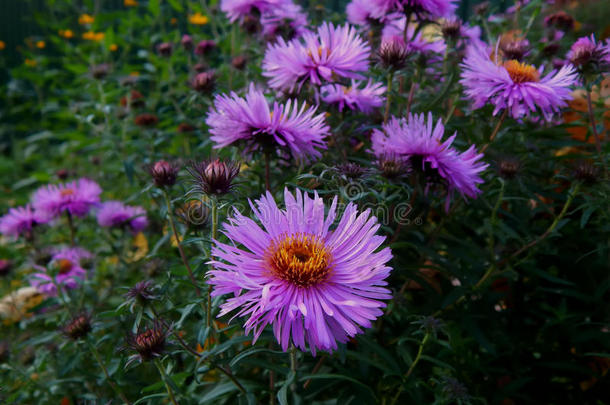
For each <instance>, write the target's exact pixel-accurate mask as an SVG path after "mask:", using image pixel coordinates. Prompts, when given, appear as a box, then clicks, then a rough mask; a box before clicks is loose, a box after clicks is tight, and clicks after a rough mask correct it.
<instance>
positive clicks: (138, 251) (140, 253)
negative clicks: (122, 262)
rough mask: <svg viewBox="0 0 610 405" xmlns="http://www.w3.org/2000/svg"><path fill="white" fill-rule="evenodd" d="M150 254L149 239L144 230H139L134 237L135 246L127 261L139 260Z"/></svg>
mask: <svg viewBox="0 0 610 405" xmlns="http://www.w3.org/2000/svg"><path fill="white" fill-rule="evenodd" d="M147 254H148V240H147V239H146V236H145V235H144V234H143V233H142V232H138V234H137V235H136V236H134V238H133V247H132V248H131V251H130V252H129V253H128V254H127V259H126V261H127V262H128V263H133V262H137V261H139V260H142V259H143V258H144V257H146V255H147Z"/></svg>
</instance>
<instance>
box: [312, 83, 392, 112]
mask: <svg viewBox="0 0 610 405" xmlns="http://www.w3.org/2000/svg"><path fill="white" fill-rule="evenodd" d="M361 83H363V82H356V81H354V80H352V85H351V86H350V87H346V86H342V85H340V84H328V85H326V86H323V87H322V88H321V89H320V91H321V93H322V101H324V102H325V103H328V104H337V107H338V108H339V111H343V109H344V108H345V106H347V107H348V108H349V109H350V110H359V111H362V112H363V113H365V114H370V113H371V112H372V111H373V110H374V109H375V108H378V107H381V106H382V105H383V102H384V100H385V97H383V94H384V93H385V91H386V87H385V86H384V85H383V84H382V83H374V82H373V81H372V80H371V79H369V81H368V82H367V83H366V84H365V85H364V87H363V88H360V87H361Z"/></svg>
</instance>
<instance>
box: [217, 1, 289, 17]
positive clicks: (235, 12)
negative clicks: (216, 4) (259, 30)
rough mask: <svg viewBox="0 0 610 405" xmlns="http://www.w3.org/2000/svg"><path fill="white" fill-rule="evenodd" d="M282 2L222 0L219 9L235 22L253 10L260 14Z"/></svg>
mask: <svg viewBox="0 0 610 405" xmlns="http://www.w3.org/2000/svg"><path fill="white" fill-rule="evenodd" d="M284 2H285V1H284V0H222V1H221V2H220V9H221V10H222V11H223V12H224V13H225V14H226V15H227V18H228V19H229V20H231V22H235V21H237V20H241V19H243V18H244V17H246V16H248V15H251V14H252V13H253V12H255V11H256V12H257V13H258V14H262V13H264V12H265V11H267V10H269V9H271V8H273V7H277V6H278V5H279V4H282V3H284Z"/></svg>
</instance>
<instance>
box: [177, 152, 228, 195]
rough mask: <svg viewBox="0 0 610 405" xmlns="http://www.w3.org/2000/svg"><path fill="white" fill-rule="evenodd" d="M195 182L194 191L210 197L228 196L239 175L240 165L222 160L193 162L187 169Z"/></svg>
mask: <svg viewBox="0 0 610 405" xmlns="http://www.w3.org/2000/svg"><path fill="white" fill-rule="evenodd" d="M187 170H188V172H189V173H190V174H191V176H192V177H193V180H194V184H195V187H194V190H195V191H197V192H200V193H204V194H208V195H220V194H226V193H228V192H229V191H231V189H232V188H233V179H235V177H237V175H238V174H239V163H237V162H231V161H228V162H223V161H222V160H220V159H215V160H204V161H202V162H191V164H190V167H189V168H187Z"/></svg>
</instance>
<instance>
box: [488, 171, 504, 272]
mask: <svg viewBox="0 0 610 405" xmlns="http://www.w3.org/2000/svg"><path fill="white" fill-rule="evenodd" d="M499 181H500V194H499V195H498V200H497V201H496V205H494V207H493V210H492V211H491V219H490V220H489V257H490V260H491V263H492V267H493V268H495V267H496V255H495V252H494V248H495V245H496V242H495V237H494V228H495V227H496V223H497V222H498V210H499V209H500V204H501V203H502V199H503V198H504V190H505V183H504V180H502V179H499Z"/></svg>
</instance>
